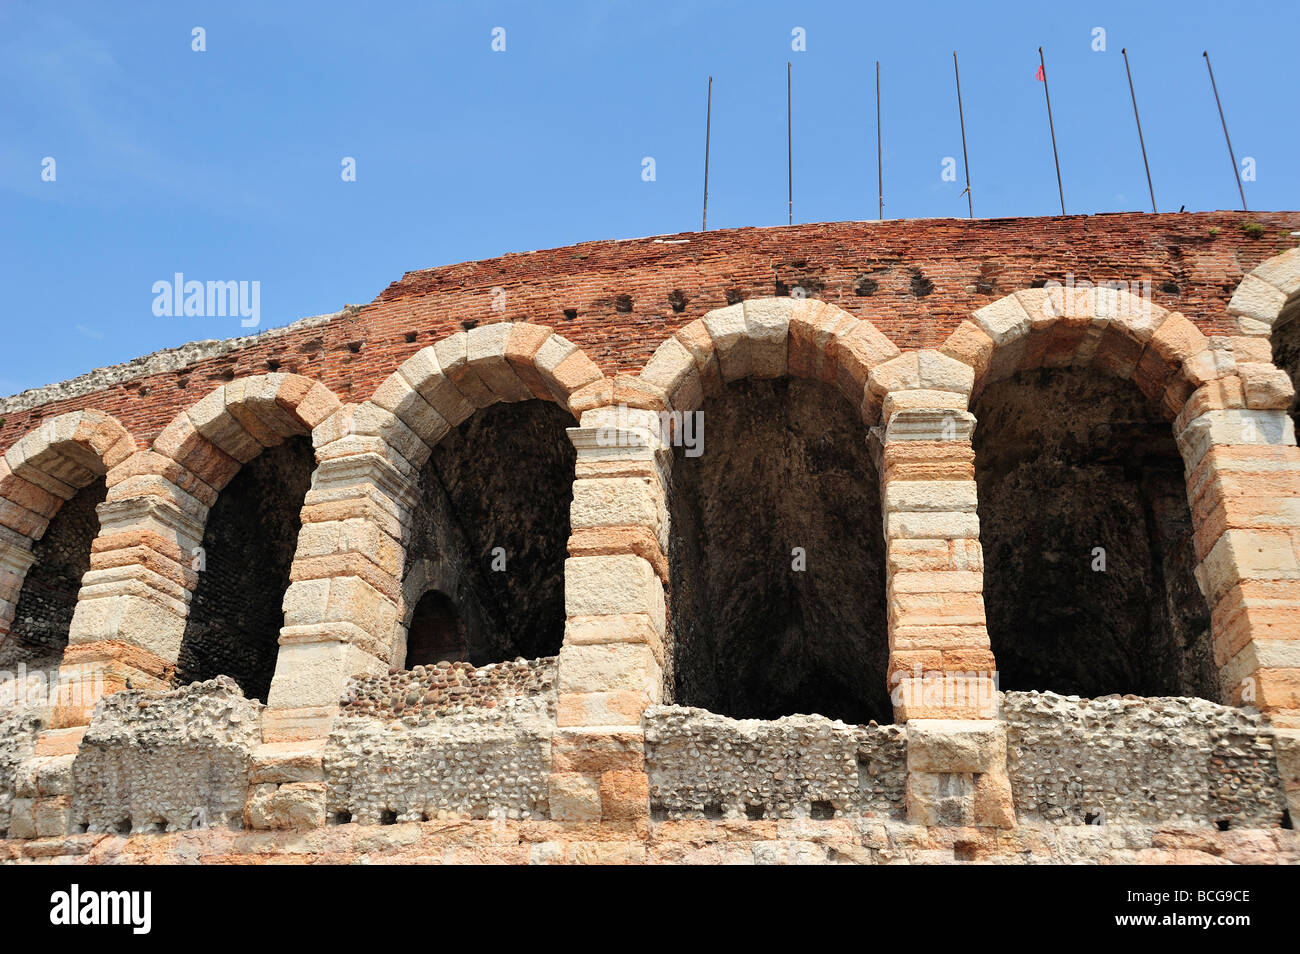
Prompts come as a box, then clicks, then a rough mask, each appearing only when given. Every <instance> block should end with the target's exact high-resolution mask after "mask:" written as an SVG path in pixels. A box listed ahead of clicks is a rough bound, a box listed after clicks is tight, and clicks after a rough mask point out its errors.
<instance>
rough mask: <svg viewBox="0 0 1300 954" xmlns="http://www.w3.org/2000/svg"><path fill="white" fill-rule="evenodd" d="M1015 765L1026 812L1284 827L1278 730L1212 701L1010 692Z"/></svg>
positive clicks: (1015, 789)
mask: <svg viewBox="0 0 1300 954" xmlns="http://www.w3.org/2000/svg"><path fill="white" fill-rule="evenodd" d="M1003 715H1004V716H1005V718H1006V720H1007V771H1008V774H1009V775H1010V776H1011V790H1012V793H1013V795H1014V797H1015V802H1016V812H1017V814H1018V815H1019V816H1020V817H1021V818H1025V819H1040V820H1042V821H1045V822H1052V823H1063V824H1076V825H1077V824H1084V823H1092V824H1096V823H1099V822H1100V821H1102V820H1108V821H1125V822H1144V823H1147V824H1151V823H1157V822H1161V821H1188V822H1193V823H1199V824H1217V825H1221V826H1229V827H1231V828H1276V827H1278V826H1279V825H1280V824H1281V821H1282V815H1283V812H1284V811H1285V810H1286V801H1285V799H1284V797H1283V793H1282V786H1281V783H1280V781H1279V779H1278V775H1277V759H1276V754H1275V751H1274V745H1273V743H1274V739H1273V732H1272V730H1271V729H1270V728H1269V726H1268V723H1267V722H1266V721H1265V720H1263V719H1261V718H1260V715H1259V713H1258V711H1256V710H1253V709H1240V708H1230V707H1226V706H1219V705H1215V704H1214V703H1212V702H1206V701H1205V700H1203V699H1179V698H1157V699H1139V698H1136V697H1133V696H1104V697H1102V698H1099V699H1082V700H1081V699H1079V698H1078V697H1077V696H1059V695H1056V694H1055V693H1051V692H1044V693H1038V692H1008V693H1006V694H1005V696H1004V701H1003Z"/></svg>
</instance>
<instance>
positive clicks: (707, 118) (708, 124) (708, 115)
mask: <svg viewBox="0 0 1300 954" xmlns="http://www.w3.org/2000/svg"><path fill="white" fill-rule="evenodd" d="M712 129H713V77H712V76H710V77H709V100H708V108H707V111H706V112H705V115H704V227H703V228H702V229H701V230H700V231H702V232H707V231H708V230H709V133H710V132H711V131H712Z"/></svg>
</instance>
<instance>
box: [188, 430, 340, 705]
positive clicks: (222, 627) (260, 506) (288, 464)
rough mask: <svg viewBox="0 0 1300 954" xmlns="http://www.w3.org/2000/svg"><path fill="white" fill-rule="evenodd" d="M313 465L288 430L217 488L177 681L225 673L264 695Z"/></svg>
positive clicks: (304, 444)
mask: <svg viewBox="0 0 1300 954" xmlns="http://www.w3.org/2000/svg"><path fill="white" fill-rule="evenodd" d="M314 467H315V457H314V455H313V453H312V447H311V440H310V438H307V437H293V438H290V439H289V440H287V441H285V442H284V443H283V444H281V445H279V446H278V447H270V448H267V449H266V450H264V451H262V453H261V454H259V455H258V456H257V457H255V458H253V459H252V460H251V461H249V462H248V463H247V464H245V465H244V466H243V467H241V468H240V470H239V473H238V474H236V475H235V477H234V479H233V480H231V481H230V483H229V484H227V485H226V487H225V489H224V490H222V491H221V495H220V496H219V497H218V498H217V502H216V504H215V505H213V507H212V510H211V511H210V512H209V513H208V522H207V529H206V530H205V532H204V534H203V554H202V556H203V568H202V569H201V571H200V573H199V583H198V587H197V588H196V589H195V591H194V600H193V603H192V604H191V606H190V615H189V620H188V621H187V623H186V625H185V635H184V637H183V638H182V641H181V650H180V658H179V660H178V662H177V664H176V678H177V681H178V682H181V683H188V682H195V681H199V680H204V679H211V678H213V677H214V676H218V675H225V676H229V677H231V678H232V679H234V680H235V681H236V682H237V683H239V686H240V688H241V689H243V690H244V695H245V696H246V697H247V698H249V699H261V700H263V701H265V699H266V695H267V692H268V691H269V690H270V688H271V677H272V676H273V675H274V673H275V659H276V654H277V652H278V651H279V645H278V640H279V635H280V627H281V626H282V625H283V624H284V611H283V604H284V592H285V590H286V589H288V587H289V570H290V567H291V566H292V564H293V554H294V550H295V548H296V547H297V544H298V531H299V529H301V526H302V524H301V511H302V503H303V498H304V497H306V495H307V489H308V487H309V486H310V484H311V475H312V470H313V468H314Z"/></svg>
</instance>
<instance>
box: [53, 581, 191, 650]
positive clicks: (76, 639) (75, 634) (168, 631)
mask: <svg viewBox="0 0 1300 954" xmlns="http://www.w3.org/2000/svg"><path fill="white" fill-rule="evenodd" d="M185 616H186V614H185V613H184V612H183V607H181V608H180V610H179V611H178V608H176V607H175V606H174V605H172V604H164V603H162V602H160V601H158V600H157V599H150V598H149V597H147V596H145V595H144V594H143V593H141V592H126V593H120V594H119V595H113V596H102V597H96V596H95V595H94V594H93V593H88V592H86V591H85V590H84V589H83V591H82V594H81V598H80V599H79V600H78V602H77V608H76V610H75V611H74V612H73V616H72V624H71V626H70V627H69V631H68V642H69V644H70V645H76V644H82V643H92V642H97V641H99V640H106V639H107V640H120V641H122V642H125V643H130V644H131V645H133V646H139V647H140V648H142V649H147V650H148V651H149V652H151V653H153V654H154V655H156V656H159V657H161V658H162V659H169V660H172V659H176V658H177V655H178V654H179V652H180V648H181V638H182V636H183V635H184V633H185Z"/></svg>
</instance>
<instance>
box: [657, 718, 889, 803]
mask: <svg viewBox="0 0 1300 954" xmlns="http://www.w3.org/2000/svg"><path fill="white" fill-rule="evenodd" d="M645 742H646V769H647V771H648V772H649V774H650V808H651V812H652V817H656V818H660V819H674V820H675V819H687V818H749V819H751V820H756V819H759V818H831V817H839V816H843V815H868V816H873V817H878V818H890V817H895V818H901V817H903V815H904V813H905V811H904V809H905V806H904V804H903V793H904V787H905V786H906V783H907V734H906V731H905V730H904V729H903V728H902V727H901V726H896V725H884V726H876V725H871V726H861V725H845V724H844V723H843V722H835V721H832V720H830V719H824V718H822V717H821V716H787V717H785V718H782V719H774V720H770V721H769V720H758V719H728V718H726V717H725V716H720V715H714V714H713V713H712V712H708V711H706V710H704V709H691V708H685V707H678V706H654V707H652V708H650V709H647V710H646V714H645Z"/></svg>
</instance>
